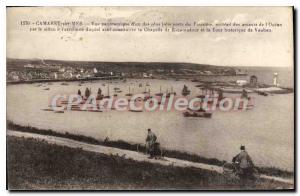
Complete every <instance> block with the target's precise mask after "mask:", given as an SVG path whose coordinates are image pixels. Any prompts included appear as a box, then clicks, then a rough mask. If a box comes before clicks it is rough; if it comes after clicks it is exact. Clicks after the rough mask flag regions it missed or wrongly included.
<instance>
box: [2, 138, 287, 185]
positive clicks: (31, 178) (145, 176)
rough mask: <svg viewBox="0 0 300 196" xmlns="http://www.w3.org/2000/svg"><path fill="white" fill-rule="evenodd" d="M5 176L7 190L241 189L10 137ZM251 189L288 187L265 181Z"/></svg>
mask: <svg viewBox="0 0 300 196" xmlns="http://www.w3.org/2000/svg"><path fill="white" fill-rule="evenodd" d="M7 175H8V187H9V189H41V190H45V189H47V190H51V189H75V190H78V189H80V190H82V189H130V190H132V189H134V190H136V189H168V190H170V189H171V190H172V189H239V185H238V182H236V181H231V180H228V179H226V178H225V177H224V176H222V175H220V174H217V173H214V172H210V171H206V170H201V169H195V168H179V167H167V166H161V165H157V164H151V163H147V162H137V161H134V160H129V159H124V158H122V157H118V156H109V155H104V154H97V153H92V152H86V151H83V150H81V149H73V148H69V147H63V146H57V145H50V144H48V143H46V142H43V141H37V140H35V139H25V138H17V137H11V136H8V137H7ZM252 188H255V189H277V188H280V189H282V188H290V187H289V186H288V185H284V184H282V183H276V182H269V181H262V182H260V183H259V184H256V186H255V187H252Z"/></svg>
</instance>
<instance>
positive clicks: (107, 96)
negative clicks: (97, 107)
mask: <svg viewBox="0 0 300 196" xmlns="http://www.w3.org/2000/svg"><path fill="white" fill-rule="evenodd" d="M103 98H106V99H107V98H110V96H109V83H107V95H106V96H104V97H103Z"/></svg>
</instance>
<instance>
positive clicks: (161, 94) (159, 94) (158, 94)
mask: <svg viewBox="0 0 300 196" xmlns="http://www.w3.org/2000/svg"><path fill="white" fill-rule="evenodd" d="M155 95H156V96H163V93H162V92H161V86H159V93H156V94H155Z"/></svg>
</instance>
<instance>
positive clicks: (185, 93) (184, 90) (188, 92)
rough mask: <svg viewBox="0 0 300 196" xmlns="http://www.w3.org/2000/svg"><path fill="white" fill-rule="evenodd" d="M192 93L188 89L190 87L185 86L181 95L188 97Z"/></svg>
mask: <svg viewBox="0 0 300 196" xmlns="http://www.w3.org/2000/svg"><path fill="white" fill-rule="evenodd" d="M190 93H191V91H190V90H189V89H188V87H187V86H186V85H183V89H182V91H181V95H182V96H187V95H189V94H190Z"/></svg>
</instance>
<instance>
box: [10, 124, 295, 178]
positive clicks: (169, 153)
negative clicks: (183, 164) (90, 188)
mask: <svg viewBox="0 0 300 196" xmlns="http://www.w3.org/2000/svg"><path fill="white" fill-rule="evenodd" d="M7 129H11V130H16V131H20V132H28V133H37V134H40V135H49V136H57V137H63V138H68V139H73V140H76V141H80V142H85V143H88V144H95V145H102V146H107V147H116V148H120V149H126V150H130V151H137V152H145V145H144V144H133V143H129V142H126V141H123V140H117V141H110V140H103V141H100V140H97V139H95V138H93V137H88V136H84V135H75V134H70V133H68V132H65V133H59V132H56V131H53V130H51V129H48V130H45V129H39V128H36V127H31V126H29V125H28V126H22V125H18V124H14V123H13V122H11V121H7ZM162 150H163V156H165V157H170V158H177V159H181V160H187V161H192V162H197V163H205V164H211V165H216V166H222V165H224V163H226V161H224V160H218V159H216V158H206V157H202V156H199V155H196V154H190V153H187V152H182V151H176V150H170V149H162ZM256 169H257V170H258V171H259V172H260V173H261V174H265V175H271V176H276V177H286V178H291V177H294V172H292V171H287V170H283V169H280V168H276V167H256Z"/></svg>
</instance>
